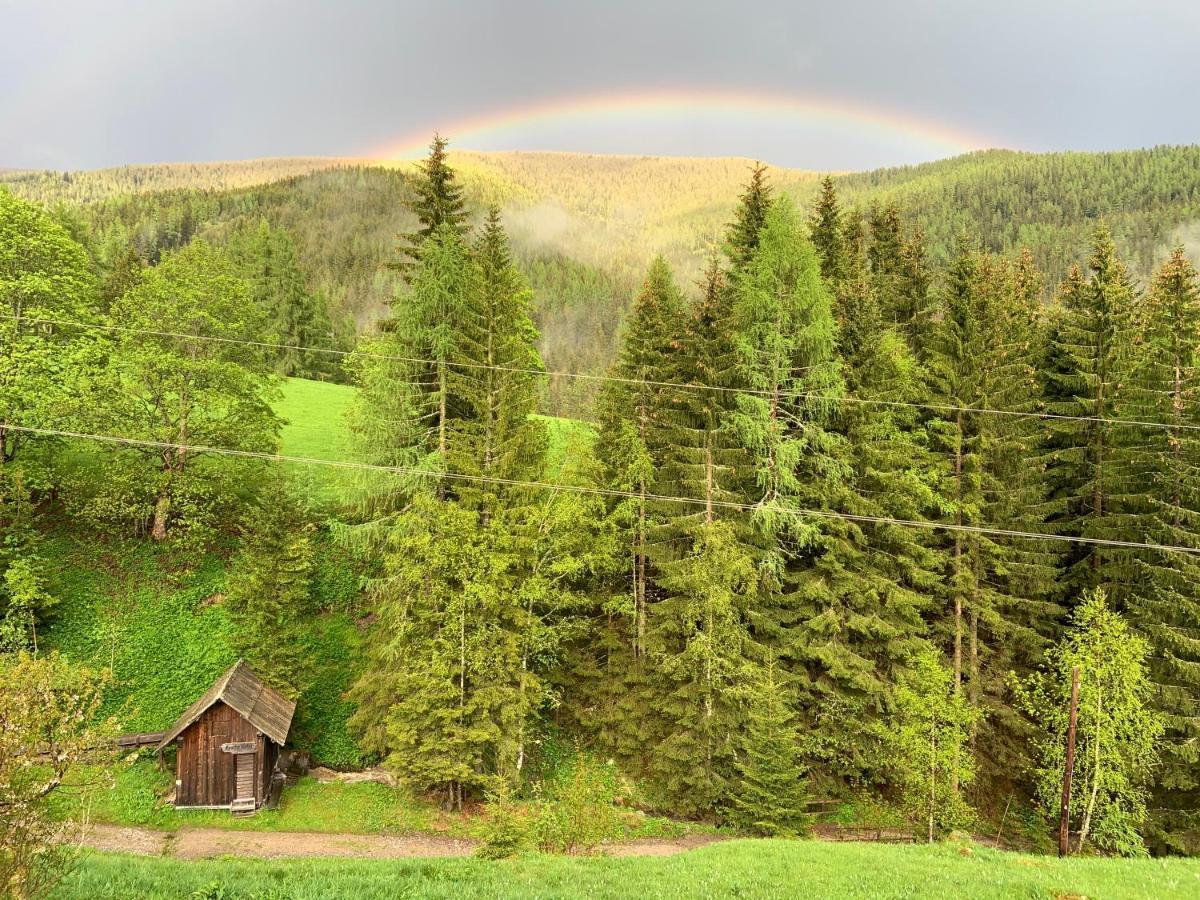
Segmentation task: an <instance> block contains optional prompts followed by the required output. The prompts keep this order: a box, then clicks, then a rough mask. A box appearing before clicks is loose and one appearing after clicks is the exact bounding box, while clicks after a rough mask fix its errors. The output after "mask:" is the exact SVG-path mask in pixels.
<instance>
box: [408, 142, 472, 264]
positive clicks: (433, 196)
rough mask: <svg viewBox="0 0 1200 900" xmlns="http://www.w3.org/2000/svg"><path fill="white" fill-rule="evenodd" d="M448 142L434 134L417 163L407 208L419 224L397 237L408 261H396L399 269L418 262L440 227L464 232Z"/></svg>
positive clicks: (459, 190) (462, 208) (463, 214)
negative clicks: (413, 195)
mask: <svg viewBox="0 0 1200 900" xmlns="http://www.w3.org/2000/svg"><path fill="white" fill-rule="evenodd" d="M448 143H449V141H447V140H446V139H445V138H444V137H442V136H441V135H438V134H435V135H434V136H433V140H432V141H430V143H429V156H428V157H426V158H425V159H424V160H422V161H421V162H420V163H419V164H418V167H417V168H418V176H417V178H416V180H415V183H414V184H413V188H414V191H415V193H416V196H415V197H414V198H413V199H412V200H410V201H408V208H409V209H410V210H411V211H412V212H413V213H415V214H416V217H417V222H418V224H419V226H420V227H418V228H417V230H416V231H415V232H412V233H411V234H405V235H402V236H401V246H400V252H401V253H402V254H403V255H405V256H407V257H408V261H402V262H401V263H400V264H399V268H400V269H401V271H407V270H408V269H409V267H410V266H411V265H412V263H415V262H419V261H420V259H421V253H422V250H423V249H424V244H425V242H426V241H427V240H429V238H430V237H432V236H433V234H434V233H435V232H437V231H438V230H439V229H440V228H442V227H445V228H446V229H448V230H449V231H452V232H454V233H455V234H457V235H458V236H459V237H462V236H464V235H465V234H466V231H467V225H466V221H467V212H466V208H465V204H464V202H463V191H462V187H461V186H460V185H458V184H456V176H455V173H454V169H452V168H451V167H450V165H449V163H448V162H447V159H446V146H447V144H448Z"/></svg>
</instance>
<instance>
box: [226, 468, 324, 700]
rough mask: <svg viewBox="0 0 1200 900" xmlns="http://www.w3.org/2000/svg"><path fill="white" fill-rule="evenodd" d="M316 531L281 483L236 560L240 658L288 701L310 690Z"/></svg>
mask: <svg viewBox="0 0 1200 900" xmlns="http://www.w3.org/2000/svg"><path fill="white" fill-rule="evenodd" d="M313 530H314V526H313V524H312V521H311V519H310V517H309V516H308V514H307V513H306V512H305V510H304V508H303V507H302V506H301V504H300V502H299V501H298V500H297V499H296V498H295V497H293V496H292V495H291V494H290V493H289V491H288V489H287V486H286V485H285V484H284V483H283V482H281V481H273V482H271V483H270V484H268V486H267V487H266V489H264V490H263V491H262V493H261V495H260V497H259V499H258V502H257V504H256V506H255V508H254V510H253V512H252V513H251V514H250V516H249V519H248V525H247V533H246V540H245V544H244V546H243V549H242V551H241V553H240V554H239V555H238V557H237V558H236V559H235V561H234V564H233V572H232V575H231V578H230V585H229V592H228V594H227V595H226V598H225V606H226V608H227V609H228V610H229V615H230V618H231V619H232V620H233V632H232V633H233V643H234V646H235V648H236V649H237V651H238V653H239V654H240V655H241V656H243V657H244V658H245V659H246V660H247V661H248V662H249V663H250V664H251V666H253V667H254V669H255V671H257V672H258V673H259V674H260V675H262V676H263V678H264V679H266V681H267V682H268V683H269V684H270V685H272V686H273V687H275V688H276V689H278V690H279V691H281V692H282V693H283V694H285V695H286V696H290V697H296V696H299V694H300V693H302V692H303V690H304V689H305V687H306V684H307V677H308V674H309V673H308V666H307V662H308V659H307V653H306V651H305V647H304V622H305V621H306V620H307V618H308V617H309V616H310V615H311V614H312V612H313V610H312V609H311V600H310V585H311V581H312V576H313V546H312V533H313Z"/></svg>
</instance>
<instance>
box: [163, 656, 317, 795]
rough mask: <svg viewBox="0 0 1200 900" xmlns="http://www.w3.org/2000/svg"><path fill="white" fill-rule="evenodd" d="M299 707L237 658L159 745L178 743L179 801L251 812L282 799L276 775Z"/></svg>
mask: <svg viewBox="0 0 1200 900" xmlns="http://www.w3.org/2000/svg"><path fill="white" fill-rule="evenodd" d="M295 711H296V704H295V702H294V701H292V700H288V699H287V698H285V697H284V696H282V695H281V694H280V693H279V692H278V691H275V690H272V689H271V688H270V687H268V686H267V685H266V684H264V683H263V681H262V679H261V678H259V677H258V676H257V675H255V674H254V671H253V670H252V669H251V668H250V667H249V666H248V665H246V662H245V661H244V660H238V661H237V663H236V664H234V665H233V667H232V668H230V669H229V670H227V671H226V672H225V674H224V675H222V676H221V677H220V678H218V679H217V680H216V681H215V682H214V683H213V685H212V687H210V688H209V689H208V691H207V692H205V694H204V696H203V697H201V698H200V699H199V700H197V701H196V702H195V703H193V704H192V705H191V706H189V707H188V708H187V710H186V711H185V712H184V714H183V715H182V716H180V717H179V719H178V721H176V723H175V725H174V726H173V727H172V728H171V730H170V731H168V732H166V734H165V735H164V737H163V739H162V740H161V741H160V742H159V743H158V746H157V747H156V748H155V749H156V750H157V752H158V753H160V754H161V753H162V752H163V750H165V749H166V748H167V747H168V746H170V745H171V743H172V742H174V741H179V747H178V750H177V752H176V754H175V806H176V807H177V808H179V809H228V810H229V811H230V812H233V813H242V814H246V813H252V812H254V811H255V810H256V809H258V808H259V807H260V806H262V805H263V804H264V803H267V802H268V801H271V805H274V803H275V802H278V792H279V787H280V786H281V784H282V775H281V774H279V775H278V776H277V777H275V778H274V779H273V777H272V776H273V775H276V773H275V768H276V765H275V764H276V762H277V761H278V759H279V751H280V749H282V747H283V745H284V744H285V743H286V742H287V736H288V730H289V729H290V728H291V725H292V714H293V713H294V712H295ZM273 788H274V789H273Z"/></svg>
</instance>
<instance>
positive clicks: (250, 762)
mask: <svg viewBox="0 0 1200 900" xmlns="http://www.w3.org/2000/svg"><path fill="white" fill-rule="evenodd" d="M235 759H236V760H237V792H236V793H235V794H234V796H233V799H234V802H235V803H238V801H246V800H249V801H250V802H251V803H253V802H254V751H253V750H251V751H250V752H249V753H239V754H237V756H236V757H235ZM238 805H239V806H240V805H241V804H240V803H238Z"/></svg>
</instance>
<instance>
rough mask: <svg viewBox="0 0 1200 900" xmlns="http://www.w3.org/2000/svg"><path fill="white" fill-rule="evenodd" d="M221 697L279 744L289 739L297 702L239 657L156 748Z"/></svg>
mask: <svg viewBox="0 0 1200 900" xmlns="http://www.w3.org/2000/svg"><path fill="white" fill-rule="evenodd" d="M218 700H220V701H221V702H222V703H225V704H227V705H229V706H231V707H233V708H234V709H235V710H237V712H238V713H239V714H240V715H241V716H243V717H244V718H245V719H246V720H247V721H249V722H250V724H251V725H253V726H254V727H255V728H257V729H258V730H259V731H261V732H262V733H263V734H265V735H266V736H267V737H269V738H270V739H271V740H273V741H274V742H275V743H276V744H279V745H280V746H282V745H283V744H284V743H285V742H286V741H287V736H288V731H289V730H290V729H291V727H292V714H293V713H294V712H295V711H296V703H295V701H294V700H288V699H287V698H286V697H284V696H283V695H282V694H280V693H279V692H278V691H276V690H274V689H273V688H271V687H269V686H268V685H266V684H265V683H263V680H262V679H261V678H259V677H258V676H257V675H256V674H254V670H253V669H251V668H250V667H249V666H248V665H246V661H245V660H244V659H239V660H238V661H237V662H236V663H234V664H233V665H232V666H231V667H230V668H229V669H227V670H226V671H225V674H223V675H222V676H221V677H220V678H218V679H217V680H216V681H214V682H213V685H212V687H210V688H209V689H208V690H207V691H205V693H204V696H203V697H201V698H200V699H199V700H197V701H196V702H195V703H193V704H192V705H191V706H189V707H188V708H187V709H186V710H185V711H184V713H183V715H182V716H180V717H179V718H178V719H177V720H176V722H175V724H174V725H173V726H172V727H171V730H170V731H168V732H167V733H166V735H165V736H164V737H163V739H162V740H161V741H159V743H158V746H157V747H156V748H155V749H156V750H162V749H163V748H164V747H166V746H167V745H168V744H170V743H171V741H173V740H175V739H176V738H177V737H179V735H181V734H182V733H183V731H184V730H185V729H186V728H187V727H188V726H189V725H191V724H192V723H193V722H195V721H196V720H197V719H199V718H200V716H202V715H204V711H205V710H207V709H208V708H209V707H210V706H212V705H213V704H214V703H216V702H217V701H218Z"/></svg>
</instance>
